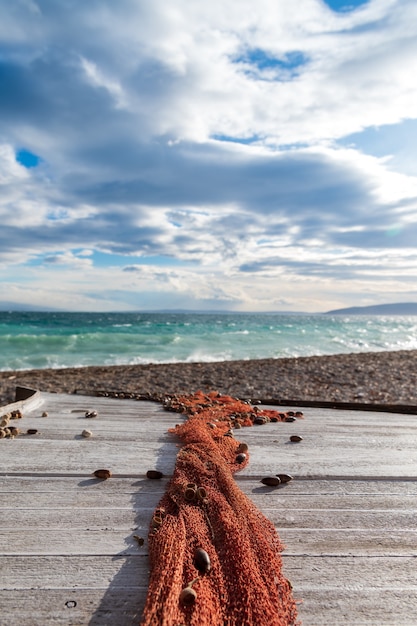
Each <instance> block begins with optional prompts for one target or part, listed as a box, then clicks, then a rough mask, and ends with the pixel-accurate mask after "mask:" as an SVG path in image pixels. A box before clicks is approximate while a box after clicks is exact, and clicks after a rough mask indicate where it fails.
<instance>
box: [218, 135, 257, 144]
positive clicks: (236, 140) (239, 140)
mask: <svg viewBox="0 0 417 626" xmlns="http://www.w3.org/2000/svg"><path fill="white" fill-rule="evenodd" d="M211 139H215V140H216V141H230V142H231V143H243V144H245V145H246V146H247V145H250V144H251V143H255V141H259V137H258V136H255V137H231V136H230V135H212V136H211Z"/></svg>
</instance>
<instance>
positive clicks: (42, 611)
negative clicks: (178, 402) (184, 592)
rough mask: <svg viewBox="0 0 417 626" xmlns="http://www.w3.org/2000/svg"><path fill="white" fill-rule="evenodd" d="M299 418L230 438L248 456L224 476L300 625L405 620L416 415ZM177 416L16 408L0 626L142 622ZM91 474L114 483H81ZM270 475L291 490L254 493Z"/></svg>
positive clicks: (78, 404)
mask: <svg viewBox="0 0 417 626" xmlns="http://www.w3.org/2000/svg"><path fill="white" fill-rule="evenodd" d="M91 409H95V410H97V411H98V417H97V418H94V419H88V418H85V412H86V411H87V410H91ZM43 411H47V413H48V416H47V417H42V412H43ZM304 413H305V419H304V420H297V422H295V423H293V424H267V425H265V426H261V427H253V428H248V429H243V430H240V431H235V436H236V438H238V439H239V440H241V441H246V442H247V443H248V445H249V450H250V455H251V457H250V464H249V466H248V467H247V468H246V469H245V470H244V471H242V472H240V473H239V474H238V475H237V476H236V480H237V482H238V484H239V486H240V488H241V489H242V490H243V491H244V492H245V493H246V494H247V495H248V496H249V497H250V498H251V499H252V501H253V502H254V503H255V504H256V506H258V507H259V508H260V509H261V510H262V511H263V512H264V514H265V515H266V516H267V517H268V518H269V519H271V520H272V521H273V522H274V524H275V526H276V528H277V530H278V533H279V535H280V537H281V539H282V540H283V542H284V543H285V550H284V553H283V561H284V572H285V574H286V576H287V577H288V578H289V579H290V580H291V581H292V584H293V586H294V593H295V597H296V598H298V599H300V600H302V603H300V605H299V611H300V618H301V619H302V622H303V624H304V626H314V625H321V624H323V625H326V624H329V625H330V624H331V625H332V626H333V625H342V624H343V626H345V625H346V624H349V625H353V626H354V625H358V626H359V624H361V625H362V624H363V625H365V624H366V625H371V624H372V625H378V626H384V625H387V626H388V625H391V626H408V625H410V626H411V624H413V625H414V624H415V623H417V580H416V578H417V577H416V571H417V567H416V566H417V560H416V558H417V530H416V528H417V526H416V519H417V511H416V509H417V417H416V416H413V415H395V416H394V417H393V415H392V414H388V413H386V414H385V413H369V412H368V413H366V414H365V413H363V412H356V411H335V410H331V409H321V408H314V409H304ZM181 419H182V418H181V417H180V416H178V415H176V414H175V413H167V412H165V411H164V410H163V409H162V407H161V406H160V405H159V404H156V403H153V402H135V401H130V400H123V401H122V400H114V399H109V398H91V397H82V396H76V395H74V396H71V395H68V396H66V395H58V394H47V393H42V394H41V395H40V398H38V399H37V404H32V407H27V408H26V409H25V411H24V418H23V419H22V420H19V427H20V428H21V429H22V430H23V429H27V428H37V429H38V430H39V434H37V435H34V436H33V435H32V436H29V435H21V436H19V437H17V438H15V439H13V440H1V441H0V524H1V528H2V532H1V533H0V569H1V571H2V582H1V590H0V606H1V613H0V625H1V626H17V625H19V626H25V625H28V626H29V625H31V626H32V625H34V626H37V625H39V626H41V625H42V626H44V625H49V624H51V625H54V624H65V625H69V624H93V625H102V624H111V625H116V626H119V625H123V626H124V625H126V626H128V625H129V626H130V625H131V624H137V623H139V621H140V615H141V612H142V608H143V605H144V601H145V597H146V590H147V584H148V560H147V559H148V556H147V532H148V526H149V522H150V518H151V514H152V511H153V509H154V507H155V506H156V505H157V503H158V501H159V499H160V498H161V496H162V494H163V493H164V491H165V487H166V484H167V481H168V480H169V476H170V475H171V473H172V471H173V468H174V465H175V458H176V454H177V452H178V450H179V447H178V446H179V442H178V440H177V439H176V438H175V437H174V436H173V435H170V434H169V433H168V432H167V431H168V428H170V427H171V426H174V425H175V423H177V422H179V421H181ZM84 428H88V429H90V430H92V432H93V436H92V437H91V438H90V439H84V438H82V437H81V431H82V430H83V429H84ZM291 434H301V435H302V436H303V441H302V442H300V443H299V444H291V443H289V436H290V435H291ZM100 467H103V468H108V469H110V470H111V471H112V472H113V477H112V478H111V479H109V480H106V481H102V480H98V479H96V478H94V476H93V475H92V473H93V472H94V470H95V469H98V468H100ZM148 469H160V470H161V471H163V472H164V474H165V477H164V478H163V479H162V480H149V479H147V478H146V471H147V470H148ZM279 472H287V473H290V474H291V475H292V476H294V480H293V481H291V482H290V483H288V484H287V485H285V486H281V487H278V488H276V489H274V488H268V487H265V486H263V485H262V484H261V483H260V480H261V478H262V477H263V476H265V475H269V474H271V473H272V474H276V473H279ZM134 535H139V536H142V537H143V538H144V539H145V541H144V545H143V546H139V544H138V542H137V541H136V540H135V538H134ZM262 626H263V625H262Z"/></svg>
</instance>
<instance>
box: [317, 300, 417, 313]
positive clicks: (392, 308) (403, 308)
mask: <svg viewBox="0 0 417 626" xmlns="http://www.w3.org/2000/svg"><path fill="white" fill-rule="evenodd" d="M326 315H417V302H396V303H395V304H375V305H374V306H352V307H349V308H347V309H335V310H334V311H327V313H326Z"/></svg>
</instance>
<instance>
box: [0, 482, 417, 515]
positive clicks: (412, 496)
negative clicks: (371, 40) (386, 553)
mask: <svg viewBox="0 0 417 626" xmlns="http://www.w3.org/2000/svg"><path fill="white" fill-rule="evenodd" d="M112 480H113V479H112ZM126 480H129V479H126ZM167 480H168V479H166V480H164V481H157V485H158V487H157V486H156V483H155V482H154V485H150V484H149V483H150V482H151V481H148V480H146V479H145V478H144V479H142V480H136V481H135V482H136V483H137V486H136V489H135V487H131V488H130V489H129V488H128V487H127V488H124V487H123V482H124V481H123V480H120V479H119V480H118V485H120V486H119V487H118V488H117V490H116V489H110V488H108V487H110V481H108V482H107V483H106V485H104V484H103V485H102V486H101V485H99V484H98V482H96V483H95V484H92V485H91V487H90V488H87V489H88V493H86V489H81V488H79V489H72V490H68V491H56V490H49V489H47V490H46V491H39V490H37V491H5V492H2V491H0V510H1V509H11V508H14V509H17V508H20V509H47V508H48V507H50V506H51V494H52V493H53V507H54V509H56V508H71V507H76V508H86V509H89V508H95V507H103V508H106V507H113V508H114V507H120V508H142V507H149V506H153V504H152V503H153V502H154V501H155V500H156V499H158V498H160V497H161V495H162V494H163V493H164V491H165V486H166V484H167ZM49 482H50V481H49V480H48V479H47V478H44V479H43V480H42V484H43V488H44V489H45V486H48V484H49ZM80 482H81V481H80ZM44 483H45V484H44ZM238 484H239V487H242V486H243V487H246V489H242V491H243V492H244V493H246V494H247V495H248V496H249V497H250V499H251V500H252V502H253V503H254V504H255V505H256V506H257V507H258V508H260V509H261V510H262V511H264V512H265V514H266V515H269V513H268V511H269V510H270V509H271V508H272V509H277V510H279V511H281V510H284V511H285V510H287V509H288V510H294V509H296V510H317V511H324V510H326V511H343V510H348V509H351V510H352V511H356V510H361V511H363V512H365V511H367V512H372V511H374V512H379V513H382V512H385V513H386V512H390V511H391V510H395V511H414V512H415V510H416V495H417V494H416V493H405V494H403V493H397V494H392V493H379V494H367V493H365V494H362V493H360V494H343V497H341V496H340V493H336V494H328V495H327V494H324V495H322V494H320V493H314V492H313V493H310V494H308V495H306V494H299V493H297V492H295V493H293V492H292V487H293V485H294V486H295V483H293V484H292V485H291V486H288V488H286V489H269V490H268V488H265V491H264V492H263V488H262V487H261V488H258V487H257V486H253V487H252V486H251V485H252V484H253V483H248V482H246V481H245V482H244V483H242V482H240V483H238ZM255 484H256V483H255ZM39 487H40V486H39ZM258 489H259V491H258ZM34 494H36V495H34Z"/></svg>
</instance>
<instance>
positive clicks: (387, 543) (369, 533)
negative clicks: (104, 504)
mask: <svg viewBox="0 0 417 626" xmlns="http://www.w3.org/2000/svg"><path fill="white" fill-rule="evenodd" d="M149 522H150V518H149ZM148 529H149V524H148V523H146V524H145V523H143V525H138V524H135V523H132V524H131V525H125V526H124V527H123V528H114V527H111V526H105V525H103V526H101V527H93V528H91V529H88V528H79V527H75V528H74V529H73V530H72V529H68V528H62V529H60V528H51V529H48V530H46V529H43V528H39V529H34V530H30V531H27V530H26V529H25V530H20V529H19V528H14V529H5V530H2V532H1V534H0V552H1V554H4V555H9V556H10V555H25V554H27V555H118V556H120V555H123V554H124V555H127V554H132V555H134V554H138V550H139V547H138V545H137V542H136V541H135V539H134V537H133V535H135V534H137V535H139V536H141V537H143V538H144V539H145V545H146V541H147V535H148ZM277 532H278V534H279V536H280V537H281V540H282V541H283V543H284V545H285V546H286V549H285V553H284V554H285V555H288V556H291V555H304V556H313V555H335V556H352V555H358V556H365V555H369V556H381V555H385V556H416V555H417V547H416V546H417V530H409V529H407V530H396V529H390V528H385V529H378V530H372V529H371V530H369V529H364V530H360V529H343V530H340V529H336V530H332V529H328V528H324V529H323V528H317V529H310V528H283V527H278V528H277Z"/></svg>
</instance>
